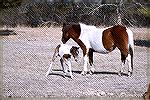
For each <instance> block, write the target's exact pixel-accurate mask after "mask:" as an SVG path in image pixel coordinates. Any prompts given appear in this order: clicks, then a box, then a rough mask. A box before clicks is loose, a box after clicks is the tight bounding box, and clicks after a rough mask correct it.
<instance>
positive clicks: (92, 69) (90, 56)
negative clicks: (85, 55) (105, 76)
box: [89, 49, 95, 75]
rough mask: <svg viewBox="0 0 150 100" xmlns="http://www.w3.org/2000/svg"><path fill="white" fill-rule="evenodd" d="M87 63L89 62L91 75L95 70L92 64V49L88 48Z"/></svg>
mask: <svg viewBox="0 0 150 100" xmlns="http://www.w3.org/2000/svg"><path fill="white" fill-rule="evenodd" d="M89 63H90V67H91V69H90V74H91V75H92V74H93V73H94V71H95V68H94V67H93V66H92V65H93V50H92V49H89Z"/></svg>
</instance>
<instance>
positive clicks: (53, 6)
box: [0, 0, 150, 27]
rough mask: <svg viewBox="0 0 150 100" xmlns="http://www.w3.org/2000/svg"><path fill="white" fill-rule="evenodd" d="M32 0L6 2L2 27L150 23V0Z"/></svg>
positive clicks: (1, 12)
mask: <svg viewBox="0 0 150 100" xmlns="http://www.w3.org/2000/svg"><path fill="white" fill-rule="evenodd" d="M10 1H11V0H10ZM12 1H13V0H12ZM17 1H18V2H17ZM31 1H32V2H31ZM31 1H29V0H26V1H25V0H24V1H23V0H16V2H10V3H8V4H7V3H6V2H3V5H2V4H1V8H0V26H7V27H16V26H18V25H19V26H29V27H38V26H40V27H43V26H47V27H49V26H51V25H62V23H64V22H75V23H77V22H83V23H86V24H91V25H97V26H99V25H105V26H110V25H115V24H118V23H120V22H119V21H121V24H123V25H126V26H136V27H148V26H149V24H150V4H148V0H144V1H145V2H142V3H138V2H133V1H134V0H125V1H126V2H125V1H123V0H120V1H119V2H117V1H118V0H113V1H114V2H113V3H107V2H101V3H94V2H93V3H89V2H73V1H72V2H47V1H46V0H45V1H42V0H41V1H42V2H33V1H34V0H31ZM37 1H40V0H37ZM62 1H63V0H62ZM101 1H103V0H101ZM115 1H116V2H115ZM127 1H130V2H127ZM131 1H132V2H131ZM146 1H147V2H146Z"/></svg>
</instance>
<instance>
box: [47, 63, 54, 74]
mask: <svg viewBox="0 0 150 100" xmlns="http://www.w3.org/2000/svg"><path fill="white" fill-rule="evenodd" d="M52 64H53V62H52V63H51V64H50V66H49V68H48V71H47V72H46V77H47V76H48V75H49V74H50V72H51V73H52Z"/></svg>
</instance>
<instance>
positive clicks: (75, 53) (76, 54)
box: [70, 46, 79, 62]
mask: <svg viewBox="0 0 150 100" xmlns="http://www.w3.org/2000/svg"><path fill="white" fill-rule="evenodd" d="M70 53H71V54H72V56H73V57H74V59H75V61H76V62H77V61H78V60H79V47H76V46H72V48H71V49H70Z"/></svg>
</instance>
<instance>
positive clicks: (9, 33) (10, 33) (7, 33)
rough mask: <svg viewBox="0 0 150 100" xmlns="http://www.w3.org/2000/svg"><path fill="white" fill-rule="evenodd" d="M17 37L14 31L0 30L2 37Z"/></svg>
mask: <svg viewBox="0 0 150 100" xmlns="http://www.w3.org/2000/svg"><path fill="white" fill-rule="evenodd" d="M8 35H17V34H16V33H15V32H14V31H12V30H0V36H8Z"/></svg>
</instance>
